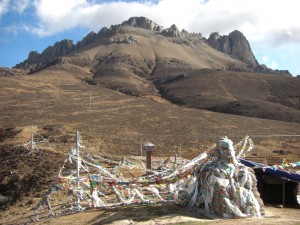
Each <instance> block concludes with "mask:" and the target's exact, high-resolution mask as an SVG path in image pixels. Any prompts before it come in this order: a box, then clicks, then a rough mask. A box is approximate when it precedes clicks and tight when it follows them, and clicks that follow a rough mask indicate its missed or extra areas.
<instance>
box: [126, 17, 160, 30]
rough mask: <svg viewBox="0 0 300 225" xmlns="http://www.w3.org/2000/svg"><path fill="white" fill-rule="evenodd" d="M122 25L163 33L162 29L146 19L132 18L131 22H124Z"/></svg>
mask: <svg viewBox="0 0 300 225" xmlns="http://www.w3.org/2000/svg"><path fill="white" fill-rule="evenodd" d="M121 25H128V26H133V27H140V28H144V29H148V30H154V31H161V30H162V27H161V26H159V25H158V24H156V23H155V22H153V21H152V20H149V19H148V18H146V17H130V18H129V20H127V21H125V22H123V23H122V24H121Z"/></svg>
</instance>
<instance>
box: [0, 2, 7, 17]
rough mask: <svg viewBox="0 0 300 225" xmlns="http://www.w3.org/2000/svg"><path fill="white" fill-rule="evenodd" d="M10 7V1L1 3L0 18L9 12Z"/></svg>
mask: <svg viewBox="0 0 300 225" xmlns="http://www.w3.org/2000/svg"><path fill="white" fill-rule="evenodd" d="M8 6H9V0H2V1H0V18H1V16H2V15H4V14H5V13H6V12H7V10H8Z"/></svg>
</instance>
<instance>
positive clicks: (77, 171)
mask: <svg viewBox="0 0 300 225" xmlns="http://www.w3.org/2000/svg"><path fill="white" fill-rule="evenodd" d="M79 148H80V147H79V132H78V131H76V155H77V164H76V177H77V208H79V207H80V198H79V187H80V181H79V175H80V158H79V157H80V156H79Z"/></svg>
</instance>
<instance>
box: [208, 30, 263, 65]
mask: <svg viewBox="0 0 300 225" xmlns="http://www.w3.org/2000/svg"><path fill="white" fill-rule="evenodd" d="M207 42H208V44H209V45H210V46H211V47H213V48H215V49H217V50H219V51H221V52H224V53H225V54H228V55H230V56H232V57H235V58H238V59H240V60H241V61H243V62H245V63H247V64H249V65H251V66H254V67H255V66H257V65H258V62H257V60H256V59H255V56H254V54H253V52H252V50H251V47H250V44H249V42H248V41H247V39H246V38H245V36H244V35H243V34H242V33H241V32H240V31H238V30H235V31H233V32H231V33H230V34H229V35H223V36H221V35H220V34H219V33H218V32H213V33H211V34H210V36H209V38H208V39H207Z"/></svg>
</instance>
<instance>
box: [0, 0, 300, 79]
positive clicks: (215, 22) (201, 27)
mask: <svg viewBox="0 0 300 225" xmlns="http://www.w3.org/2000/svg"><path fill="white" fill-rule="evenodd" d="M299 9H300V1H299V0H0V67H12V66H14V65H16V64H17V63H20V62H22V61H24V60H25V59H27V57H28V54H29V52H30V51H37V52H39V53H41V52H42V51H43V50H44V49H45V48H47V47H48V46H50V45H54V43H55V42H58V41H61V40H63V39H71V40H73V41H74V44H75V43H76V42H77V41H80V40H81V39H82V38H83V37H85V36H86V35H87V34H88V33H90V32H91V31H94V32H96V33H97V32H98V31H99V30H100V29H101V28H103V27H108V28H109V27H110V26H111V25H115V24H120V23H122V22H123V21H125V20H128V19H129V18H130V17H133V16H145V17H147V18H149V19H150V20H152V21H154V22H155V23H157V24H159V25H161V26H163V27H164V28H168V27H170V26H171V25H172V24H176V26H177V27H178V28H179V29H185V30H187V31H188V32H196V33H202V35H203V36H205V37H208V36H209V35H210V34H211V33H212V32H219V34H221V35H228V34H229V33H230V32H232V31H234V30H239V31H241V32H242V33H243V34H244V35H245V37H246V38H247V40H248V41H249V43H250V46H251V48H252V51H253V52H254V55H255V57H256V59H257V61H258V62H259V63H260V64H265V65H267V66H268V67H269V68H272V69H279V70H289V71H290V73H292V74H293V75H294V76H296V75H300V60H299V53H300V13H299Z"/></svg>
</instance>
